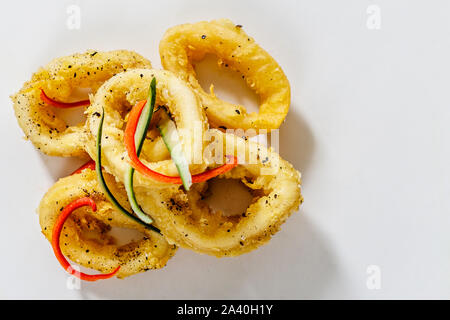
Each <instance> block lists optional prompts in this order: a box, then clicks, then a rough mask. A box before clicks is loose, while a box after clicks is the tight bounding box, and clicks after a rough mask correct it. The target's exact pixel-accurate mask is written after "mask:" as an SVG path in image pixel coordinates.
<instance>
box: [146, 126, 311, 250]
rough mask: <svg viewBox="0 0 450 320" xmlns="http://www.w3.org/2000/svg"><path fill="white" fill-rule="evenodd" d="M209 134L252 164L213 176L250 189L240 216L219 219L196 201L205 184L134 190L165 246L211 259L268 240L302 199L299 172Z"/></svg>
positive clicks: (251, 146)
mask: <svg viewBox="0 0 450 320" xmlns="http://www.w3.org/2000/svg"><path fill="white" fill-rule="evenodd" d="M213 131H215V132H216V136H217V137H219V138H220V140H222V141H223V145H224V148H223V150H226V149H228V150H227V151H226V154H231V153H230V152H229V150H230V148H229V147H230V146H231V148H232V149H234V150H235V155H237V156H238V158H241V159H243V158H242V155H243V154H244V153H245V157H246V159H247V160H246V161H247V163H253V164H240V165H238V166H237V167H236V168H234V169H232V170H231V171H229V172H227V173H225V174H223V175H221V176H219V178H220V177H221V178H228V179H240V180H241V181H242V182H243V183H244V184H245V185H247V187H248V188H249V189H250V190H251V193H252V194H253V197H254V198H253V202H252V204H251V205H250V206H249V207H248V208H247V210H246V211H245V213H243V214H242V215H241V216H225V215H223V214H222V213H220V212H213V211H212V210H211V209H210V207H209V206H208V205H207V204H206V203H205V202H203V201H202V199H203V196H204V195H205V193H206V192H207V183H198V184H194V185H193V186H192V187H191V190H190V191H188V192H187V193H186V192H185V191H184V190H183V189H167V190H164V189H163V190H157V189H153V190H149V189H148V190H142V189H140V190H139V191H138V192H137V199H138V201H139V203H140V205H141V206H142V208H143V209H144V211H146V212H151V214H152V218H153V219H154V220H155V221H156V223H157V225H158V227H160V228H161V232H162V233H163V234H164V236H165V237H166V239H167V240H168V241H169V242H170V243H174V244H176V245H178V246H180V247H183V248H187V249H192V250H194V251H196V252H199V253H206V254H210V255H214V256H217V257H222V256H236V255H240V254H243V253H245V252H249V251H251V250H253V249H255V248H257V247H259V246H260V245H262V244H264V243H266V242H267V241H269V239H270V238H271V236H272V235H273V234H275V233H276V232H277V231H278V230H279V229H280V226H281V224H283V223H284V222H285V220H286V219H287V218H288V217H289V216H290V215H291V213H292V212H293V211H295V210H296V209H298V207H299V205H300V203H301V202H302V199H303V198H302V196H301V193H300V183H301V179H300V173H299V172H298V171H296V170H295V169H294V168H293V167H292V165H291V164H290V163H288V162H287V161H285V160H283V159H281V157H280V156H279V155H278V154H277V153H275V152H272V151H270V150H267V149H266V148H265V147H263V146H261V145H259V144H257V143H255V142H249V141H245V140H243V139H241V138H238V137H236V136H234V135H230V134H223V133H221V132H220V131H218V130H213ZM221 137H222V138H221ZM241 147H242V148H241ZM238 150H240V151H238ZM216 152H217V150H216ZM251 159H253V160H251Z"/></svg>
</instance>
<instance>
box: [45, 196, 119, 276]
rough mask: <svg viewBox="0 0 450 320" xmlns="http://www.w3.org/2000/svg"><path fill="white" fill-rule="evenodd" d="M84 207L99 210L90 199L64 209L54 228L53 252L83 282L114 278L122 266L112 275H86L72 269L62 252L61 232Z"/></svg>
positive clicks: (79, 201)
mask: <svg viewBox="0 0 450 320" xmlns="http://www.w3.org/2000/svg"><path fill="white" fill-rule="evenodd" d="M84 206H90V207H91V208H92V210H93V211H96V210H97V205H96V204H95V202H94V200H92V199H91V198H89V197H84V198H80V199H77V200H75V201H73V202H71V203H70V204H68V205H67V206H66V207H64V209H63V210H62V211H61V214H60V215H59V216H58V218H57V220H56V223H55V225H54V227H53V233H52V247H53V252H54V253H55V256H56V259H58V261H59V263H60V264H61V266H62V267H63V268H64V270H66V271H67V272H68V273H70V274H72V275H74V276H76V277H78V278H80V279H81V280H86V281H97V280H101V279H108V278H111V277H112V276H114V275H115V274H116V273H117V271H119V269H120V266H118V267H117V268H116V269H114V270H113V271H112V272H110V273H103V274H86V273H83V272H78V271H76V270H75V269H73V268H72V266H71V265H70V263H69V262H68V261H67V259H66V257H64V255H63V253H62V252H61V247H60V246H59V238H60V236H61V230H62V228H63V226H64V223H65V222H66V220H67V218H68V217H69V215H70V214H71V213H72V212H73V211H74V210H76V209H78V208H80V207H84Z"/></svg>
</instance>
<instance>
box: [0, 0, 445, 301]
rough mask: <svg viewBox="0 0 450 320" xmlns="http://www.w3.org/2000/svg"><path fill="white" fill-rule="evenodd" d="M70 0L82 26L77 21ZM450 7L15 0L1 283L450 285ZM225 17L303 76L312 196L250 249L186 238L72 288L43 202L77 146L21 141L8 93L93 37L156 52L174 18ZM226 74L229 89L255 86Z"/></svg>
mask: <svg viewBox="0 0 450 320" xmlns="http://www.w3.org/2000/svg"><path fill="white" fill-rule="evenodd" d="M72 5H74V6H76V7H77V8H79V9H80V10H81V11H80V12H81V15H80V18H81V20H80V29H72V30H71V29H69V28H68V27H67V21H68V19H69V17H70V15H71V14H70V13H68V11H67V10H68V8H70V6H72ZM69 11H70V10H69ZM449 12H450V2H448V1H445V0H442V1H438V0H436V1H432V2H427V1H406V0H395V1H392V0H371V1H368V0H346V1H333V0H320V1H294V0H292V1H287V0H286V1H273V0H271V1H243V0H237V1H235V0H228V1H199V0H196V1H192V0H190V1H174V0H171V1H167V0H166V1H135V0H127V1H106V0H105V1H81V0H72V1H44V0H41V1H8V2H7V3H3V5H2V10H1V13H0V15H1V19H0V34H1V38H0V39H1V41H2V50H1V51H0V58H1V59H0V61H1V62H2V69H1V76H0V81H1V83H0V91H1V95H0V99H1V105H2V108H1V109H0V113H1V115H0V133H1V134H0V136H1V142H2V149H1V150H2V152H1V155H2V156H1V157H0V161H1V168H2V180H1V184H0V189H1V193H0V194H1V206H2V209H1V214H2V218H1V224H0V225H1V232H0V252H1V258H0V259H1V264H0V270H1V272H0V297H1V298H26V299H28V298H33V299H34V298H43V299H46V298H56V299H63V298H66V299H108V298H124V299H133V298H137V299H143V298H147V299H156V298H162V299H166V298H194V299H204V298H208V299H211V298H244V299H247V298H275V299H277V298H291V299H292V298H318V299H323V298H341V299H342V298H375V299H379V298H450V201H449V195H450V183H449V181H450V169H449V164H450V140H449V138H450V132H449V129H448V128H449V123H450V121H449V120H450V107H449V102H450V90H448V86H449V83H450V78H449V74H450V68H449V67H450V63H449V57H450V37H449V35H450V24H449V22H448V14H449ZM221 17H226V18H230V19H232V20H233V21H234V22H235V23H237V24H242V25H243V26H244V28H245V30H246V32H248V33H249V34H250V35H251V36H253V37H254V38H255V39H256V41H257V42H258V43H260V44H261V45H262V46H263V47H264V48H265V49H266V50H267V51H268V52H269V53H271V54H272V55H273V56H274V57H275V58H276V59H277V61H278V62H279V63H280V65H281V66H282V68H283V69H284V71H285V72H286V74H287V76H288V78H289V80H290V82H291V86H292V104H291V110H290V112H289V114H288V116H287V120H286V122H285V123H284V124H283V125H282V127H281V139H282V142H281V150H280V152H281V155H282V156H283V157H285V158H286V159H288V160H289V161H291V162H292V163H293V164H294V165H295V166H296V168H297V169H299V170H301V171H302V173H303V182H304V185H303V192H304V197H305V203H304V205H303V206H302V207H301V209H300V211H299V212H297V213H295V214H294V215H293V216H292V217H291V218H290V219H289V220H288V221H287V223H286V224H285V225H284V226H283V228H282V230H281V232H279V233H278V234H277V235H276V236H275V237H274V238H273V239H272V241H271V242H270V243H269V244H268V245H266V246H264V247H262V248H260V249H259V250H256V251H253V252H251V253H249V254H247V255H244V256H241V257H237V258H227V259H225V258H224V259H216V258H214V257H209V256H205V255H199V254H196V253H194V252H190V251H187V250H179V251H178V253H177V255H176V256H175V257H174V258H173V259H172V260H171V261H169V263H168V265H167V267H166V268H164V269H162V270H159V271H154V272H153V271H152V272H147V273H145V274H140V275H137V276H133V277H131V278H128V279H126V280H117V279H113V280H109V281H99V282H97V283H83V284H82V285H81V288H80V289H68V288H67V284H66V282H67V275H66V274H65V273H64V271H63V270H62V269H61V267H60V266H59V264H58V263H57V261H56V259H55V258H54V256H53V252H52V250H51V247H50V245H49V243H48V242H47V240H45V239H44V237H43V236H42V234H41V233H40V228H39V224H38V217H37V215H36V214H35V210H36V207H37V205H38V203H39V201H40V199H41V197H42V196H43V194H44V193H45V191H46V190H47V189H48V188H49V187H50V186H51V185H52V184H53V183H54V181H55V180H56V179H57V178H59V177H61V176H64V175H65V174H67V173H69V172H71V171H72V170H73V169H74V168H76V167H77V165H78V164H79V161H78V162H77V161H75V160H68V159H59V158H50V157H47V156H44V155H42V154H40V153H39V152H38V151H37V150H35V149H34V147H33V146H32V145H31V143H29V142H25V141H24V140H23V138H22V137H23V133H22V131H21V130H20V128H19V126H18V125H17V121H16V119H15V117H14V114H13V109H12V104H11V101H10V100H9V95H10V94H12V93H14V92H16V91H17V90H19V88H20V87H21V85H22V83H23V82H24V81H26V80H28V79H29V78H30V76H31V73H32V72H33V71H35V70H36V69H37V68H38V67H39V66H41V65H44V64H45V63H47V62H48V61H49V60H50V59H52V58H54V57H58V56H62V55H67V54H70V53H72V52H81V51H84V50H86V49H89V48H92V49H98V50H111V49H130V50H136V51H137V52H139V53H141V54H143V55H144V56H146V57H148V58H149V59H150V60H151V61H152V63H153V65H154V66H156V67H159V66H160V60H159V53H158V43H159V40H160V39H161V37H162V35H163V33H164V31H165V30H166V29H167V28H168V27H170V26H173V25H176V24H180V23H185V22H195V21H199V20H210V19H214V18H221ZM378 27H379V28H378ZM202 67H203V69H205V65H202ZM203 69H202V70H203ZM206 69H208V68H207V66H206ZM204 73H205V72H202V74H203V75H202V77H205V79H206V80H205V79H204V81H208V79H207V77H208V76H209V75H208V74H207V73H208V72H207V71H206V74H204ZM227 81H228V80H226V79H225V80H224V82H223V85H222V86H221V88H222V89H221V91H220V90H219V94H222V95H223V96H224V97H229V98H231V99H247V100H250V101H251V99H252V97H251V95H249V94H248V92H247V89H245V90H244V89H240V86H241V85H242V84H238V85H236V87H237V89H233V90H229V89H228V90H227V88H226V86H227ZM233 85H234V84H233ZM232 88H234V87H232Z"/></svg>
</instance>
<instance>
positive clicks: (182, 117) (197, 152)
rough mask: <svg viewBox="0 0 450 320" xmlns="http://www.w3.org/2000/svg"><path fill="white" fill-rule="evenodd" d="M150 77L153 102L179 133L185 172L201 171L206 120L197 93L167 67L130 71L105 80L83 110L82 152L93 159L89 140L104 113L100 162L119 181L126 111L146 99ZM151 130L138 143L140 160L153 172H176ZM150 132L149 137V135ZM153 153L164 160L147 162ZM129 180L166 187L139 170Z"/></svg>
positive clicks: (125, 167)
mask: <svg viewBox="0 0 450 320" xmlns="http://www.w3.org/2000/svg"><path fill="white" fill-rule="evenodd" d="M153 77H155V78H156V106H160V105H162V106H166V107H167V109H168V110H169V111H170V113H171V115H172V116H173V118H174V121H175V123H176V125H177V130H178V131H179V132H180V140H181V144H182V148H183V151H184V154H185V156H186V158H187V160H188V163H190V169H191V173H193V174H195V173H197V172H199V171H203V170H204V169H205V167H206V166H205V164H203V163H202V155H203V142H202V136H203V132H204V131H205V130H206V127H207V121H206V118H205V116H204V114H203V111H202V108H201V105H200V102H199V100H198V98H197V96H196V95H195V94H194V93H193V92H192V90H191V89H190V88H189V87H188V86H187V85H186V83H184V82H183V81H182V80H180V79H179V78H178V77H177V76H175V75H174V74H173V73H172V72H170V71H165V70H153V69H134V70H130V71H127V72H123V73H120V74H118V75H116V76H114V77H112V78H111V79H110V80H108V81H107V82H105V83H104V84H103V85H102V86H101V87H100V88H99V90H98V91H97V93H96V95H95V96H94V98H93V100H92V104H91V106H90V107H89V108H88V109H87V112H86V113H87V115H88V120H87V122H86V128H87V131H88V132H87V135H86V136H87V137H88V138H87V140H86V150H87V151H88V153H89V155H90V156H91V157H92V158H94V159H95V158H96V149H95V144H94V141H95V138H92V137H95V136H96V135H97V132H98V127H99V124H100V115H101V113H102V112H104V113H105V118H104V123H103V140H102V141H103V142H102V158H103V160H102V162H103V163H102V165H103V167H104V168H105V170H106V171H108V172H109V173H111V174H113V175H114V176H115V177H116V178H117V179H119V180H121V181H124V180H123V179H124V178H125V174H126V173H127V170H128V167H129V165H130V163H129V158H128V155H127V152H126V148H125V144H124V128H125V124H126V118H127V114H128V112H129V111H130V110H131V108H132V106H134V105H135V104H136V102H138V101H141V100H145V99H146V98H147V96H148V91H149V85H150V82H151V80H152V78H153ZM155 108H156V107H155ZM103 110H104V111H103ZM155 118H157V114H155ZM154 120H156V119H154ZM150 128H152V127H150ZM152 132H153V133H154V131H152V130H150V134H149V135H147V139H146V140H145V142H144V145H143V149H142V152H141V159H142V161H143V162H144V163H145V165H146V166H148V167H149V168H151V169H152V170H154V171H158V172H159V173H162V174H165V175H170V176H177V175H178V171H177V168H176V167H175V165H174V163H173V161H172V160H171V158H170V154H169V152H168V151H167V148H166V146H165V145H164V142H163V141H162V139H161V137H160V136H154V135H153V133H152ZM152 135H153V138H151V136H152ZM152 140H153V141H152ZM158 153H161V154H162V155H163V156H164V157H165V159H166V160H164V159H162V158H159V159H158V160H156V161H155V160H153V159H155V157H156V158H157V157H158ZM152 158H153V159H152ZM134 184H135V186H136V187H138V186H146V187H149V186H152V187H154V186H162V187H171V186H170V185H169V186H168V185H167V184H166V183H163V182H158V181H156V180H153V179H151V178H148V177H145V176H143V175H142V174H140V173H139V172H136V173H135V178H134ZM176 187H178V186H176Z"/></svg>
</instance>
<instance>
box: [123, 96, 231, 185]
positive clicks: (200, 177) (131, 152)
mask: <svg viewBox="0 0 450 320" xmlns="http://www.w3.org/2000/svg"><path fill="white" fill-rule="evenodd" d="M145 103H146V101H145V100H144V101H140V102H138V103H137V104H136V105H135V106H134V108H133V109H132V110H131V112H130V115H129V116H128V123H127V127H126V128H125V135H124V140H125V148H126V150H127V153H128V156H129V157H130V160H131V166H132V167H133V168H134V169H136V170H137V171H138V172H140V173H142V174H144V175H146V176H148V177H150V178H153V179H155V180H158V181H161V182H166V183H172V184H182V181H181V178H180V177H172V176H166V175H164V174H161V173H159V172H156V171H153V170H152V169H150V168H148V167H147V166H146V165H145V164H143V163H142V162H141V161H140V160H139V158H138V156H137V154H136V143H135V140H134V135H135V133H136V128H137V125H138V122H139V117H140V116H141V113H142V109H144V106H145ZM226 157H227V163H226V164H224V165H221V166H220V167H217V168H214V169H211V170H208V171H205V172H203V173H199V174H196V175H193V176H192V182H193V183H198V182H204V181H206V180H209V179H211V178H214V177H216V176H218V175H220V174H223V173H225V172H227V171H229V170H231V169H233V168H234V167H236V166H237V158H236V157H235V156H230V155H227V156H226ZM230 160H232V161H230Z"/></svg>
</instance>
